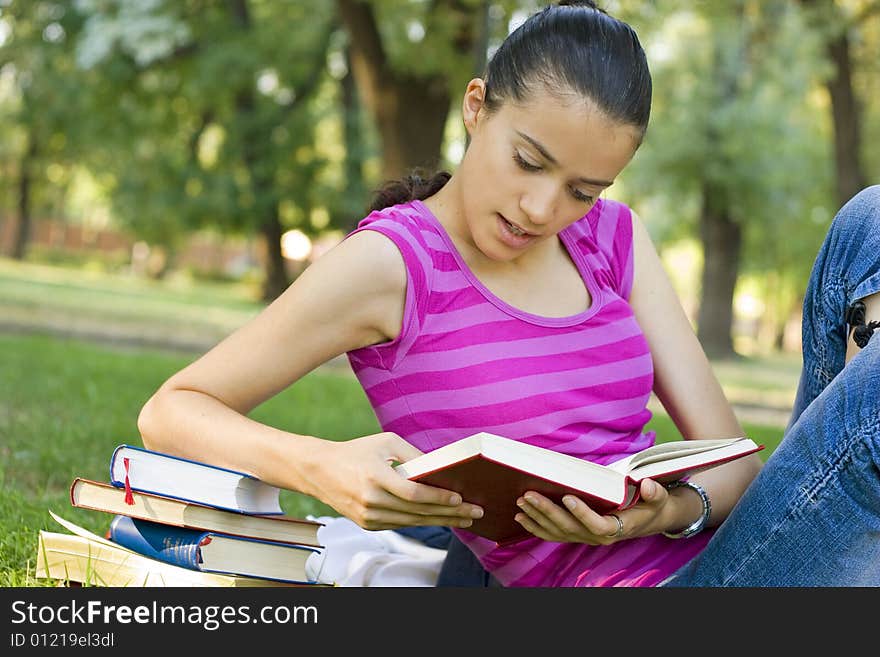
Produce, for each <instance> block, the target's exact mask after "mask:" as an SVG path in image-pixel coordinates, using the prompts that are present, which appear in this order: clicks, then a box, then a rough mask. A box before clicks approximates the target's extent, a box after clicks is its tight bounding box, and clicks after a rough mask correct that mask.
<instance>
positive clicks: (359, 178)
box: [333, 48, 370, 232]
mask: <svg viewBox="0 0 880 657" xmlns="http://www.w3.org/2000/svg"><path fill="white" fill-rule="evenodd" d="M345 57H346V64H347V65H348V70H347V71H346V73H345V75H344V76H343V77H342V79H341V80H340V81H339V87H340V96H341V99H342V116H343V133H342V134H343V141H344V143H345V162H344V168H345V183H346V185H345V188H346V194H345V196H346V198H345V199H344V200H343V202H342V203H340V204H339V205H338V206H335V207H334V209H335V210H336V211H337V212H339V213H341V214H342V216H339V217H337V218H336V219H335V220H334V222H333V224H334V225H335V226H341V227H342V228H343V229H344V230H345V231H346V232H348V231H350V230H353V229H354V227H355V226H356V225H357V222H358V221H360V219H361V217H362V216H363V215H364V214H365V213H366V210H367V208H368V207H369V204H370V198H369V194H368V192H367V185H366V181H365V180H364V158H365V150H366V146H365V143H364V135H363V129H362V126H363V124H362V109H361V103H360V100H359V99H358V93H357V86H356V85H355V80H354V73H353V72H352V70H351V54H350V52H349V49H348V48H346V53H345Z"/></svg>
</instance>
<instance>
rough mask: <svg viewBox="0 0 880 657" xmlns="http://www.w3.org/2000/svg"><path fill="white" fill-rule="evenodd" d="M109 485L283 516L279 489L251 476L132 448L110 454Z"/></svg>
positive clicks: (122, 448)
mask: <svg viewBox="0 0 880 657" xmlns="http://www.w3.org/2000/svg"><path fill="white" fill-rule="evenodd" d="M110 483H111V484H113V485H114V486H116V487H118V488H125V490H126V491H127V492H129V491H139V492H142V493H152V494H154V495H163V496H165V497H173V498H175V499H178V500H183V501H185V502H195V503H197V504H204V505H206V506H213V507H215V508H218V509H226V510H227V511H237V512H238V513H247V514H253V515H276V514H282V513H284V511H283V510H282V508H281V502H280V495H281V489H279V488H278V487H276V486H272V485H271V484H267V483H266V482H265V481H261V480H259V479H257V478H256V477H254V476H252V475H249V474H246V473H244V472H238V471H236V470H229V469H228V468H221V467H218V466H216V465H210V464H208V463H202V462H200V461H193V460H190V459H185V458H181V457H179V456H173V455H171V454H165V453H163V452H156V451H154V450H149V449H145V448H143V447H134V446H132V445H119V446H118V447H117V448H116V449H115V450H113V455H112V456H111V457H110Z"/></svg>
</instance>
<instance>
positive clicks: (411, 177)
mask: <svg viewBox="0 0 880 657" xmlns="http://www.w3.org/2000/svg"><path fill="white" fill-rule="evenodd" d="M426 176H427V177H426ZM451 177H452V174H450V173H449V172H447V171H438V172H437V173H435V174H433V175H429V174H426V173H425V172H424V171H422V170H421V169H416V170H414V171H412V172H411V173H409V174H407V175H406V176H404V177H403V178H401V179H400V180H389V181H388V182H386V183H385V184H383V185H382V186H381V187H380V188H379V189H377V190H376V191H375V192H374V194H373V200H372V201H371V203H370V207H369V209H368V211H369V212H373V211H375V210H383V209H384V208H388V207H391V206H392V205H397V204H398V203H406V202H407V201H413V200H419V201H421V200H424V199H426V198H428V197H429V196H433V195H434V194H436V193H437V192H438V191H440V189H441V188H442V187H443V186H444V185H445V184H446V181H448V180H449V179H450V178H451Z"/></svg>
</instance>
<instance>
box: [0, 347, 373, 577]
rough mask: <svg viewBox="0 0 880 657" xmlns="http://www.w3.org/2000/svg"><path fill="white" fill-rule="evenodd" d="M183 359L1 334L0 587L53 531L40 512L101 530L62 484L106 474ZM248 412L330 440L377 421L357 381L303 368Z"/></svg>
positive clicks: (297, 503)
mask: <svg viewBox="0 0 880 657" xmlns="http://www.w3.org/2000/svg"><path fill="white" fill-rule="evenodd" d="M189 360H190V358H187V357H183V356H180V355H175V354H169V353H163V352H160V351H149V350H119V349H107V348H103V347H100V346H96V345H93V344H90V343H85V342H80V341H75V340H66V339H58V338H51V337H46V336H11V335H0V464H2V465H0V586H15V585H20V583H21V582H23V581H26V580H27V573H28V572H30V571H32V570H33V563H34V557H35V549H36V540H37V532H38V530H39V529H49V530H51V531H59V527H58V526H57V525H56V523H55V522H54V521H53V520H52V519H51V517H50V516H49V514H48V509H52V510H53V511H55V512H56V513H58V514H59V515H61V516H62V517H64V518H68V519H70V520H71V521H73V522H75V523H77V524H79V525H82V526H83V527H85V528H86V529H89V530H91V531H93V532H95V533H99V534H103V532H104V531H105V530H106V529H107V525H108V524H109V520H110V518H109V516H108V515H107V514H100V513H94V512H90V511H84V510H80V509H74V508H71V507H70V503H69V501H68V497H67V494H68V488H69V486H70V483H71V481H72V480H73V478H74V477H76V476H82V477H88V478H91V479H97V480H104V481H106V480H107V477H108V471H107V468H108V463H109V458H110V454H111V453H112V451H113V448H114V447H116V445H118V444H120V443H125V442H131V443H134V444H140V438H139V436H138V434H137V428H136V421H137V414H138V412H139V410H140V407H141V406H142V405H143V403H144V402H145V401H146V400H147V398H148V397H149V396H150V395H151V394H152V393H153V392H154V391H155V389H156V388H157V387H158V386H159V385H160V384H161V383H162V381H164V380H165V379H166V378H167V377H168V376H170V375H171V374H172V373H173V372H175V371H176V370H178V369H180V368H181V367H183V366H184V365H186V364H187V363H188V362H189ZM252 417H254V418H256V419H258V420H260V421H263V422H266V423H268V424H271V425H273V426H276V427H279V428H288V429H291V430H295V431H297V432H301V433H311V434H314V435H319V436H322V437H324V438H329V439H333V440H345V439H347V438H352V437H355V436H361V435H366V434H369V433H374V432H376V431H377V430H378V428H379V427H378V424H377V422H376V419H375V416H374V415H373V412H372V410H371V409H370V407H369V404H368V402H367V400H366V397H365V396H364V394H363V391H362V390H361V388H360V387H359V386H358V384H357V382H356V381H355V380H354V379H353V378H352V377H350V376H347V375H343V374H334V373H328V372H324V371H321V372H313V373H311V374H309V375H308V376H306V377H305V378H303V380H302V381H300V382H299V383H297V384H296V385H295V386H292V387H290V388H289V389H288V390H286V391H284V392H283V393H281V394H280V395H278V396H276V397H274V398H273V399H271V400H269V401H267V402H266V403H265V404H263V405H261V406H260V407H258V408H257V409H255V410H254V412H253V413H252ZM281 502H282V506H283V508H284V510H285V511H287V512H288V513H290V514H292V515H306V514H314V515H328V514H333V515H335V513H334V512H333V510H332V509H330V508H329V507H327V506H325V505H323V504H322V503H320V502H319V501H318V500H316V499H314V498H311V497H308V496H306V495H301V494H298V493H294V492H291V491H284V492H283V494H282V500H281Z"/></svg>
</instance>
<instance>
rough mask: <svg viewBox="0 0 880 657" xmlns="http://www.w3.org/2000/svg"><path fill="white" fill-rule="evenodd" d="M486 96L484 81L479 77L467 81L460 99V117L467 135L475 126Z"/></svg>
mask: <svg viewBox="0 0 880 657" xmlns="http://www.w3.org/2000/svg"><path fill="white" fill-rule="evenodd" d="M485 98H486V83H485V82H483V81H482V80H481V79H480V78H474V79H473V80H471V81H470V82H468V85H467V88H466V89H465V92H464V98H463V99H462V101H461V117H462V121H463V122H464V127H465V129H466V130H467V131H468V134H469V135H472V134H473V131H474V129H476V127H477V121H478V119H479V118H480V112H481V111H482V110H483V108H484V101H485Z"/></svg>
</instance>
